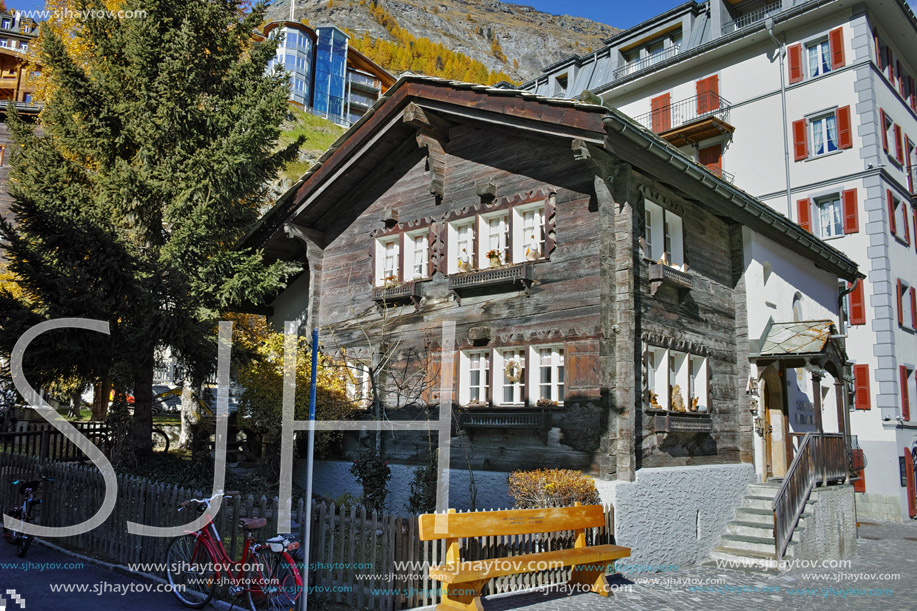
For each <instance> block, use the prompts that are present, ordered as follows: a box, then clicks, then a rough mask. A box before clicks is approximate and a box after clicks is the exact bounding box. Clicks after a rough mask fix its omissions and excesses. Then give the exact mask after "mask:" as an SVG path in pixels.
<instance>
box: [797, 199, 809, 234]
mask: <svg viewBox="0 0 917 611" xmlns="http://www.w3.org/2000/svg"><path fill="white" fill-rule="evenodd" d="M810 205H811V202H810V201H809V199H808V198H807V199H800V200H797V202H796V222H797V223H799V226H800V227H802V228H803V229H805V230H806V231H808V232H809V233H811V232H812V220H811V218H810V216H811V213H810V210H809V208H810Z"/></svg>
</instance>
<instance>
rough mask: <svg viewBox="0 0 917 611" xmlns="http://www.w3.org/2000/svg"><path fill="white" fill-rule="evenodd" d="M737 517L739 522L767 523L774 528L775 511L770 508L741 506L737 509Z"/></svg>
mask: <svg viewBox="0 0 917 611" xmlns="http://www.w3.org/2000/svg"><path fill="white" fill-rule="evenodd" d="M735 519H736V520H737V521H739V522H754V523H756V524H767V525H768V526H769V527H770V528H774V512H773V511H770V510H768V509H754V508H751V507H739V508H738V509H736V517H735Z"/></svg>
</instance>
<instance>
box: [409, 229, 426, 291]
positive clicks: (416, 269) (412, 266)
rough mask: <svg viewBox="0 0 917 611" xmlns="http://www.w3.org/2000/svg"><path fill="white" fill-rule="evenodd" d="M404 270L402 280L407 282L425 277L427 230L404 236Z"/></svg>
mask: <svg viewBox="0 0 917 611" xmlns="http://www.w3.org/2000/svg"><path fill="white" fill-rule="evenodd" d="M405 249H406V250H407V252H406V253H405V268H404V278H405V279H407V280H421V279H423V278H426V277H427V265H428V261H427V253H428V243H427V230H426V229H424V230H422V231H417V232H413V233H408V234H406V235H405Z"/></svg>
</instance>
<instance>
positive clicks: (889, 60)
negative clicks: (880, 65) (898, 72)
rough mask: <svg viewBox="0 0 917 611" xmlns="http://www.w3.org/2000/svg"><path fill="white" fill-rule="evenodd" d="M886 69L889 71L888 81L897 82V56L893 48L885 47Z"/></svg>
mask: <svg viewBox="0 0 917 611" xmlns="http://www.w3.org/2000/svg"><path fill="white" fill-rule="evenodd" d="M885 67H886V69H888V80H890V81H891V82H892V83H894V82H895V56H894V54H893V53H892V48H891V47H885Z"/></svg>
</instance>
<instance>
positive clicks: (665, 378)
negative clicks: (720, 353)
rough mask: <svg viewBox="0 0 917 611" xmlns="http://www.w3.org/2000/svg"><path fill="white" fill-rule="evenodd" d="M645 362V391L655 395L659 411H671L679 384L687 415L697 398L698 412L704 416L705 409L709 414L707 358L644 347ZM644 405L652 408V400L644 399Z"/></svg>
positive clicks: (659, 348)
mask: <svg viewBox="0 0 917 611" xmlns="http://www.w3.org/2000/svg"><path fill="white" fill-rule="evenodd" d="M643 361H644V367H645V370H646V379H645V381H644V388H645V389H646V390H647V391H652V392H653V393H655V394H656V402H657V404H658V405H659V409H663V410H665V411H672V399H673V398H674V392H673V391H674V387H675V385H676V384H677V385H678V386H679V389H680V391H681V397H682V400H683V401H684V406H685V411H691V402H692V400H693V399H694V398H695V397H697V400H698V401H697V408H698V409H697V411H698V412H701V411H702V410H701V408H704V410H703V411H705V412H706V413H710V411H711V408H710V405H708V401H709V396H710V377H709V370H708V364H707V358H706V357H704V356H700V355H697V354H691V353H688V352H681V351H678V350H670V349H666V348H661V347H659V346H650V345H644V350H643ZM644 405H645V406H646V407H651V405H652V404H651V400H650V397H649V396H646V397H644ZM654 409H656V408H654Z"/></svg>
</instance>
